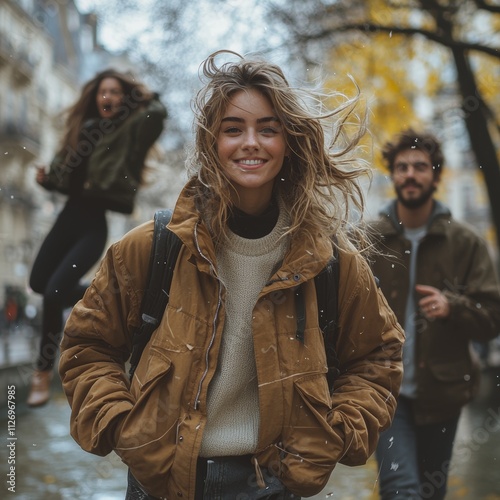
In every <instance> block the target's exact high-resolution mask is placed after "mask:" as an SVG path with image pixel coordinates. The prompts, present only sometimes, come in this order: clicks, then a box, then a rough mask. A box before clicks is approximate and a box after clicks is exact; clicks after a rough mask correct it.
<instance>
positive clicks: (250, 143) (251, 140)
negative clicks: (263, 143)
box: [243, 131, 259, 149]
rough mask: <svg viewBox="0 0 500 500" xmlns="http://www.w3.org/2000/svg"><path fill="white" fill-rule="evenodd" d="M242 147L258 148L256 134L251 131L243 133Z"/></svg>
mask: <svg viewBox="0 0 500 500" xmlns="http://www.w3.org/2000/svg"><path fill="white" fill-rule="evenodd" d="M243 148H245V149H258V148H259V141H258V138H257V134H256V133H255V132H253V131H248V132H247V133H246V134H245V137H244V141H243Z"/></svg>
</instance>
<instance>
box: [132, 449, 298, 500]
mask: <svg viewBox="0 0 500 500" xmlns="http://www.w3.org/2000/svg"><path fill="white" fill-rule="evenodd" d="M261 471H262V475H263V477H264V481H265V483H266V487H265V488H260V487H259V486H258V485H257V479H256V474H255V467H254V465H253V464H252V462H251V456H250V455H245V456H241V457H215V458H211V459H203V458H200V459H198V465H197V468H196V493H195V500H235V499H237V500H300V497H298V496H296V495H294V494H293V493H290V492H289V491H288V490H287V489H286V488H285V487H284V486H283V484H282V483H281V481H280V480H279V479H278V478H277V477H275V476H272V475H271V474H269V473H268V472H267V470H265V469H261ZM125 500H154V497H151V496H149V495H147V494H146V493H144V491H143V490H142V489H141V487H140V485H139V484H138V483H137V481H136V480H135V478H134V477H133V476H132V474H131V473H130V471H129V475H128V489H127V495H126V497H125Z"/></svg>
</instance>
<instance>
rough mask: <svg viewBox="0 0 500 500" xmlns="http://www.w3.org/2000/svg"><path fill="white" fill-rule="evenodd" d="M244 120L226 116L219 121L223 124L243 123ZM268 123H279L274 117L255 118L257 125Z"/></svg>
mask: <svg viewBox="0 0 500 500" xmlns="http://www.w3.org/2000/svg"><path fill="white" fill-rule="evenodd" d="M244 121H245V120H244V119H243V118H240V117H239V116H226V117H225V118H223V119H222V120H221V122H222V123H224V122H238V123H243V122H244ZM268 122H279V119H278V118H277V117H276V116H265V117H264V118H257V123H268Z"/></svg>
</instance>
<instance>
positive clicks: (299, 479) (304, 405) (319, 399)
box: [282, 374, 343, 496]
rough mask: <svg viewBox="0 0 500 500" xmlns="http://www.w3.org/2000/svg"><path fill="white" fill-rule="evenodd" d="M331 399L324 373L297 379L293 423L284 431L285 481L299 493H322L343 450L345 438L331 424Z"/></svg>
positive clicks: (306, 494)
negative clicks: (329, 421)
mask: <svg viewBox="0 0 500 500" xmlns="http://www.w3.org/2000/svg"><path fill="white" fill-rule="evenodd" d="M330 411H331V399H330V395H329V392H328V384H327V381H326V377H325V375H324V374H313V375H307V376H305V377H301V378H300V379H297V380H295V381H294V394H293V404H292V407H291V413H290V418H289V425H287V426H286V427H285V429H284V431H283V458H282V473H283V482H284V483H285V484H286V486H287V487H288V488H289V489H290V490H291V491H293V492H294V493H296V494H299V495H302V496H310V495H314V494H316V493H319V492H320V491H321V490H322V489H323V488H324V486H325V485H326V483H327V482H328V478H329V477H330V474H331V472H332V471H333V469H334V467H335V465H336V463H337V460H338V457H339V456H340V455H341V453H342V450H343V443H342V438H341V437H340V436H339V435H337V434H336V433H335V431H334V429H332V427H331V426H330V425H329V424H328V421H327V417H328V414H329V412H330Z"/></svg>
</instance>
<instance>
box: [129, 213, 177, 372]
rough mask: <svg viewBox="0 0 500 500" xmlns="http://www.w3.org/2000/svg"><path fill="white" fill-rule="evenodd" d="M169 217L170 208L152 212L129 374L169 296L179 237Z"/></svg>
mask: <svg viewBox="0 0 500 500" xmlns="http://www.w3.org/2000/svg"><path fill="white" fill-rule="evenodd" d="M171 217H172V210H168V209H167V210H158V211H157V212H156V213H155V216H154V233H153V243H152V245H151V256H150V259H149V271H148V278H147V281H146V283H147V285H146V290H145V292H144V296H143V298H142V303H141V320H142V322H141V326H140V327H139V328H138V329H137V330H136V331H135V333H134V336H133V338H132V354H131V356H130V370H129V376H130V378H132V376H133V374H134V371H135V369H136V367H137V364H138V363H139V360H140V359H141V354H142V351H143V350H144V348H145V347H146V344H147V343H148V342H149V339H150V338H151V335H152V334H153V332H154V331H155V330H156V328H157V327H158V325H159V324H160V321H161V318H162V317H163V313H164V311H165V308H166V307H167V303H168V299H169V291H170V285H171V283H172V276H173V274H174V268H175V263H176V261H177V256H178V254H179V250H180V248H181V246H182V242H181V240H180V239H179V238H178V237H177V235H175V234H174V233H173V232H172V231H170V230H169V229H168V228H167V224H168V223H169V222H170V219H171Z"/></svg>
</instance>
